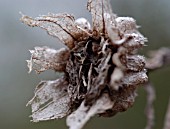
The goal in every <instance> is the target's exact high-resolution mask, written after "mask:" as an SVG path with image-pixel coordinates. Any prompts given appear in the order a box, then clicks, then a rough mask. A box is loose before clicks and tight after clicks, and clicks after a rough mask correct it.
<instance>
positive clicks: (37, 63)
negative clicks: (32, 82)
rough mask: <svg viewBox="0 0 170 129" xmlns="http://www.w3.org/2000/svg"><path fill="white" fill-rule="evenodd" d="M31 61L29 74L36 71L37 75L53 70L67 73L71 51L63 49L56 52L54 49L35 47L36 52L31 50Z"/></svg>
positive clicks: (29, 61)
mask: <svg viewBox="0 0 170 129" xmlns="http://www.w3.org/2000/svg"><path fill="white" fill-rule="evenodd" d="M30 53H31V54H32V56H31V59H30V60H27V62H28V68H29V72H31V71H32V69H33V70H35V71H36V72H37V73H40V72H43V71H45V70H49V69H52V70H54V71H59V72H62V71H65V67H66V61H67V60H68V57H69V54H70V53H69V50H68V49H66V48H61V49H59V50H55V49H52V48H48V47H46V46H44V47H35V50H30Z"/></svg>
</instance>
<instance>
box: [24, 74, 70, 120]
mask: <svg viewBox="0 0 170 129" xmlns="http://www.w3.org/2000/svg"><path fill="white" fill-rule="evenodd" d="M67 85H68V82H67V81H66V80H65V78H64V77H63V78H60V79H57V80H54V81H42V82H40V83H39V85H38V86H37V87H36V90H35V96H34V97H33V98H32V99H31V100H30V101H29V102H28V104H27V105H31V107H32V115H31V117H32V118H33V121H34V122H38V121H44V120H50V119H58V118H62V117H65V116H66V115H68V114H69V113H70V99H69V96H68V93H67Z"/></svg>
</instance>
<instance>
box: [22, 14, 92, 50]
mask: <svg viewBox="0 0 170 129" xmlns="http://www.w3.org/2000/svg"><path fill="white" fill-rule="evenodd" d="M21 21H22V22H23V23H25V24H27V25H29V26H31V27H35V26H37V27H41V28H43V29H45V30H46V31H47V32H48V34H49V35H51V36H54V37H57V38H59V39H60V40H61V41H63V42H64V44H65V45H66V46H68V47H69V48H73V47H74V41H80V40H85V39H86V38H87V37H88V35H89V34H88V32H86V31H84V29H81V27H79V26H78V25H76V23H75V19H74V17H73V16H71V15H69V14H51V13H49V14H48V15H43V16H40V17H37V18H35V19H33V18H31V17H28V16H25V15H23V16H22V18H21Z"/></svg>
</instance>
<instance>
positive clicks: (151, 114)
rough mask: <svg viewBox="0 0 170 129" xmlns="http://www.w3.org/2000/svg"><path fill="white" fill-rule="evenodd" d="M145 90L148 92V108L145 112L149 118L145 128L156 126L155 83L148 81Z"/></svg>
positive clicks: (149, 128) (150, 128)
mask: <svg viewBox="0 0 170 129" xmlns="http://www.w3.org/2000/svg"><path fill="white" fill-rule="evenodd" d="M145 90H146V93H147V104H146V109H145V114H146V118H147V125H146V127H145V129H152V128H153V127H154V118H155V115H154V107H153V102H154V100H155V89H154V87H153V85H152V84H151V83H150V82H148V83H147V84H146V85H145Z"/></svg>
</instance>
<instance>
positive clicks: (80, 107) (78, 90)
mask: <svg viewBox="0 0 170 129" xmlns="http://www.w3.org/2000/svg"><path fill="white" fill-rule="evenodd" d="M87 9H88V10H89V11H90V12H91V15H92V27H91V26H90V24H89V22H88V21H87V20H86V19H84V18H79V19H77V20H75V19H74V17H73V16H72V15H69V14H48V15H43V16H40V17H37V18H35V19H33V18H30V17H28V16H25V15H23V16H22V18H21V21H22V22H23V23H25V24H27V25H29V26H31V27H35V26H37V27H41V28H42V29H45V30H46V31H47V32H48V34H49V35H51V36H53V37H57V38H59V39H60V40H61V41H62V42H63V43H64V44H65V45H66V46H67V48H62V49H60V50H55V49H52V48H48V47H35V50H31V51H30V52H31V54H32V56H31V60H28V61H27V62H28V67H29V71H30V72H31V71H32V69H33V70H35V71H36V72H38V73H40V72H43V71H45V70H48V69H52V70H54V71H59V72H63V73H64V75H63V77H61V78H59V79H57V80H54V81H42V82H41V83H40V84H39V85H38V86H37V87H36V90H35V96H34V97H33V99H31V100H30V101H29V103H28V104H30V105H31V106H32V118H33V121H34V122H38V121H42V120H50V119H58V118H62V117H65V116H68V117H67V125H68V126H69V128H70V129H81V128H82V127H83V126H84V124H85V123H86V122H87V121H88V120H89V119H90V117H92V116H94V115H95V114H98V115H100V116H104V117H111V116H113V115H115V114H116V113H118V112H122V111H126V110H127V109H128V108H129V107H131V106H132V105H133V103H134V100H135V97H136V89H137V88H138V85H139V84H143V83H145V82H147V80H148V77H147V75H146V70H145V58H144V57H143V56H141V55H137V51H138V49H140V48H141V47H143V46H144V42H145V41H146V38H144V37H143V35H142V34H140V33H139V32H138V30H137V28H138V26H137V25H136V22H135V20H134V19H133V18H130V17H117V16H116V15H115V14H113V13H112V10H111V7H110V4H109V2H108V0H88V3H87Z"/></svg>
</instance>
